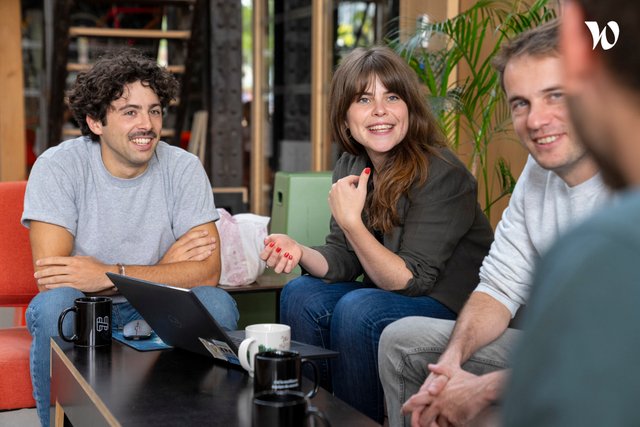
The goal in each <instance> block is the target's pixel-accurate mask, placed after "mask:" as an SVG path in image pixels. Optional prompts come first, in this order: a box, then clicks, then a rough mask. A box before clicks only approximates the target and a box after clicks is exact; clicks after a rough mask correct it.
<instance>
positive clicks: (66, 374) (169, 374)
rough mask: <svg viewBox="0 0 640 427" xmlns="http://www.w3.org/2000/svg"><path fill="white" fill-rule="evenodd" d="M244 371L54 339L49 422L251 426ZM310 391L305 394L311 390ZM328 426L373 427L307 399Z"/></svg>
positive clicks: (328, 400) (321, 400)
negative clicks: (83, 346)
mask: <svg viewBox="0 0 640 427" xmlns="http://www.w3.org/2000/svg"><path fill="white" fill-rule="evenodd" d="M251 381H252V380H251V379H250V378H249V376H248V375H247V374H246V373H245V372H244V371H243V370H241V369H236V368H233V367H227V366H226V365H222V364H219V363H216V362H214V361H213V359H208V358H206V357H204V356H200V355H197V354H193V353H189V352H186V351H182V350H163V351H153V352H139V351H137V350H135V349H133V348H130V347H128V346H126V345H124V344H121V343H119V342H118V341H115V340H114V341H113V343H112V345H111V348H96V349H85V348H78V347H74V346H73V345H72V344H69V343H66V342H64V341H62V340H61V339H60V338H57V337H56V338H53V339H52V340H51V398H52V402H54V406H53V407H52V414H51V420H52V423H55V425H56V426H62V425H63V424H64V415H65V414H66V416H67V418H68V419H69V420H70V421H71V423H72V424H73V425H74V426H75V427H80V426H83V425H86V426H136V427H138V426H174V425H185V426H189V425H193V426H200V425H211V426H224V427H227V426H229V427H232V426H240V427H250V426H251V406H252V394H253V384H252V382H251ZM308 388H309V385H307V387H306V388H305V389H308ZM311 403H312V405H314V406H316V407H317V408H319V409H320V410H321V411H323V412H324V413H325V415H326V416H327V418H328V419H329V421H330V422H331V425H332V426H333V427H336V426H363V427H366V426H376V425H378V424H376V423H375V422H373V421H372V420H371V419H370V418H368V417H366V416H365V415H362V414H361V413H360V412H358V411H356V410H355V409H353V408H351V407H350V406H349V405H347V404H346V403H344V402H342V401H341V400H339V399H337V398H335V397H334V396H332V395H331V394H329V393H328V392H326V391H325V390H322V389H321V390H320V391H319V392H318V394H317V395H316V397H314V398H313V399H312V400H311Z"/></svg>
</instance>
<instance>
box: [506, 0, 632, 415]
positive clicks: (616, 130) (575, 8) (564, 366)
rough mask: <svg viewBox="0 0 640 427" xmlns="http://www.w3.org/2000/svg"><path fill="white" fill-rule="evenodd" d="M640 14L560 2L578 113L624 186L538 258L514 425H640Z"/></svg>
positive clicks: (626, 6)
mask: <svg viewBox="0 0 640 427" xmlns="http://www.w3.org/2000/svg"><path fill="white" fill-rule="evenodd" d="M639 18H640V2H638V1H636V0H629V1H624V0H612V1H607V2H602V1H596V0H573V1H567V2H565V3H564V4H563V10H562V18H561V20H562V25H561V31H560V32H561V50H562V54H563V59H564V70H565V77H566V80H565V81H566V91H567V97H568V101H569V107H570V112H571V117H572V120H573V122H574V124H575V128H576V130H577V131H578V133H579V136H580V138H581V139H582V141H583V142H584V144H585V145H586V146H587V147H588V149H589V150H590V151H591V152H592V153H593V156H594V157H595V159H596V160H597V162H598V163H599V165H600V167H601V170H602V174H603V177H604V179H605V181H606V182H607V183H608V184H609V185H611V186H612V187H614V188H619V189H621V190H622V191H621V194H620V198H619V199H618V200H616V203H615V204H614V205H611V206H610V207H609V209H606V210H603V211H602V212H600V213H599V214H598V215H596V216H594V217H593V218H591V219H590V220H589V221H587V222H585V223H584V224H582V225H581V226H580V227H578V228H577V229H575V230H573V231H572V232H571V233H570V234H568V235H567V236H565V238H563V239H562V240H561V241H559V242H558V243H557V244H556V245H555V246H554V247H553V248H552V249H551V250H550V251H549V253H548V254H547V256H545V257H544V259H543V260H542V261H541V262H540V264H539V268H538V269H537V274H536V278H535V291H534V293H533V295H532V299H531V307H530V311H529V312H528V317H527V318H526V322H525V327H526V328H527V334H526V335H525V336H524V337H523V340H522V341H521V343H520V345H519V346H518V348H517V350H516V352H515V354H514V359H513V375H512V378H511V382H510V383H509V385H508V387H507V390H506V394H505V397H506V400H505V408H504V424H505V425H506V426H518V427H523V426H545V427H552V426H565V427H566V426H580V427H585V426H587V427H588V426H599V427H600V426H607V427H612V426H640V409H639V408H638V396H639V395H640V370H639V369H638V354H640V326H639V325H640V310H638V303H639V302H640V266H639V263H638V260H639V259H640V226H639V225H638V223H639V221H640V49H638V43H639V42H640V25H638V19H639ZM587 22H590V24H589V25H591V27H592V28H593V29H594V30H595V31H594V34H592V33H591V32H590V30H589V27H588V26H587ZM596 26H597V27H598V28H595V27H596ZM616 28H617V29H618V30H619V32H616V31H614V30H615V29H616ZM600 33H602V34H600ZM604 48H606V49H604Z"/></svg>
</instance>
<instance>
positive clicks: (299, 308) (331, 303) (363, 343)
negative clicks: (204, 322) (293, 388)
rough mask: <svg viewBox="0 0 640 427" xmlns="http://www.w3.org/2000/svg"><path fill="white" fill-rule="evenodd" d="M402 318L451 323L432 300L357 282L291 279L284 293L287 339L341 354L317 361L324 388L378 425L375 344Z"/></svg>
mask: <svg viewBox="0 0 640 427" xmlns="http://www.w3.org/2000/svg"><path fill="white" fill-rule="evenodd" d="M406 316H433V317H440V318H444V319H455V317H456V314H455V313H454V312H453V311H451V310H449V309H448V308H447V307H445V306H444V305H442V304H440V303H439V302H438V301H436V300H434V299H433V298H430V297H406V296H403V295H400V294H397V293H394V292H390V291H385V290H382V289H378V288H370V287H365V286H364V285H363V284H362V283H360V282H345V283H331V284H327V283H325V282H324V281H322V280H320V279H318V278H315V277H312V276H302V277H299V278H297V279H294V280H292V281H291V282H289V283H288V284H287V286H285V288H284V289H283V290H282V295H281V297H280V320H281V322H282V323H285V324H287V325H290V326H291V339H294V340H297V341H302V342H304V343H307V344H312V345H316V346H319V347H324V348H330V349H332V350H336V351H338V352H340V355H339V356H338V358H337V359H334V360H332V361H331V362H330V364H331V370H329V363H328V362H327V360H326V359H325V360H321V361H317V362H315V363H317V364H318V367H319V368H320V383H321V385H322V387H324V388H326V389H328V390H331V389H332V388H333V392H334V394H335V395H336V396H337V397H339V398H340V399H342V400H344V401H345V402H347V403H348V404H350V405H351V406H353V407H354V408H356V409H358V410H359V411H361V412H362V413H364V414H366V415H368V416H369V417H370V418H372V419H374V420H375V421H377V422H378V423H380V424H382V421H383V419H384V403H383V401H384V399H383V396H384V395H383V391H382V384H381V383H380V380H379V379H378V342H379V340H380V334H381V333H382V330H383V329H384V327H385V326H387V325H388V324H389V323H391V322H393V321H394V320H397V319H400V318H403V317H406Z"/></svg>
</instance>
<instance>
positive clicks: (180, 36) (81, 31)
mask: <svg viewBox="0 0 640 427" xmlns="http://www.w3.org/2000/svg"><path fill="white" fill-rule="evenodd" d="M69 36H70V37H109V38H120V37H122V38H136V39H172V40H185V41H186V40H189V38H190V37H191V31H187V30H168V31H162V30H138V29H133V28H98V27H70V28H69Z"/></svg>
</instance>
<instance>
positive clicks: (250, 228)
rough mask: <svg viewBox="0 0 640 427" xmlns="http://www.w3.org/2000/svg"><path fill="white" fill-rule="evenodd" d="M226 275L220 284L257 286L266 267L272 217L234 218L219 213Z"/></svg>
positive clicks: (226, 213)
mask: <svg viewBox="0 0 640 427" xmlns="http://www.w3.org/2000/svg"><path fill="white" fill-rule="evenodd" d="M218 214H219V215H220V219H219V220H218V221H217V222H216V226H217V227H218V233H219V234H220V245H221V251H220V254H221V258H222V274H221V275H220V284H221V285H228V286H242V285H248V284H250V283H253V282H255V280H256V278H257V277H258V276H259V275H261V274H262V272H263V271H264V268H265V263H264V261H262V260H261V259H260V252H262V249H264V239H265V238H266V237H267V226H268V225H269V217H266V216H260V215H254V214H237V215H233V216H232V215H231V214H230V213H229V212H227V211H226V210H224V209H218Z"/></svg>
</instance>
